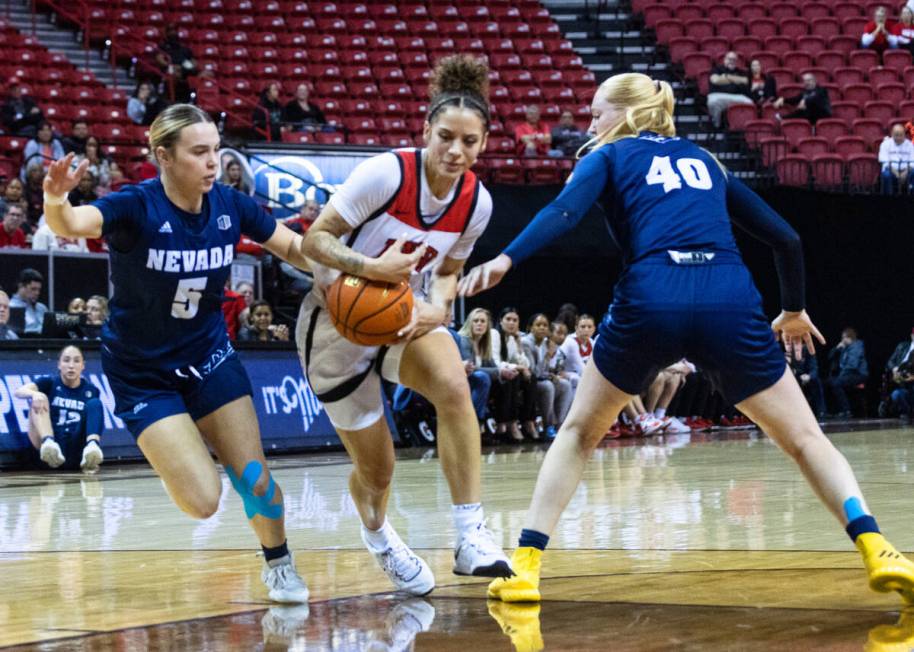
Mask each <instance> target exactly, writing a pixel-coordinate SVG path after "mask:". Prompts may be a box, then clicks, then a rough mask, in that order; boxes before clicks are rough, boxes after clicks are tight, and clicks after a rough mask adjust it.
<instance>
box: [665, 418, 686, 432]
mask: <svg viewBox="0 0 914 652" xmlns="http://www.w3.org/2000/svg"><path fill="white" fill-rule="evenodd" d="M669 419H670V422H669V423H668V424H667V426H666V429H665V430H664V432H668V433H670V434H671V435H687V434H689V433H690V432H692V429H691V428H690V427H689V426H687V425H686V424H684V423H683V422H682V421H680V420H679V419H677V418H676V417H669Z"/></svg>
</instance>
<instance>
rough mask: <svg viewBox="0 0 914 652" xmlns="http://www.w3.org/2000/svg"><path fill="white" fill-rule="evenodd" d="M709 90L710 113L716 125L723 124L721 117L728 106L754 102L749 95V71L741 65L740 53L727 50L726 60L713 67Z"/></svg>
mask: <svg viewBox="0 0 914 652" xmlns="http://www.w3.org/2000/svg"><path fill="white" fill-rule="evenodd" d="M710 82H711V83H710V87H709V92H708V113H709V114H711V121H712V122H713V123H714V126H715V127H720V126H721V119H722V117H723V115H724V113H726V112H727V108H728V107H730V106H732V105H734V104H752V98H750V97H749V73H748V72H746V71H745V70H743V69H742V68H740V67H739V55H737V54H736V52H727V54H725V55H724V62H723V63H722V64H718V65H716V66H714V68H712V69H711V79H710Z"/></svg>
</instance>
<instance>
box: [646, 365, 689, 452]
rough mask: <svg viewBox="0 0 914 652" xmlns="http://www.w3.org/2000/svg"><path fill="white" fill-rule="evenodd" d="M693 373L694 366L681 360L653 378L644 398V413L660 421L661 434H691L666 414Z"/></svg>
mask: <svg viewBox="0 0 914 652" xmlns="http://www.w3.org/2000/svg"><path fill="white" fill-rule="evenodd" d="M694 372H695V365H693V364H692V363H691V362H689V361H688V360H686V359H685V358H683V359H682V360H680V361H679V362H677V363H676V364H673V365H670V366H669V367H667V368H666V369H663V370H662V371H660V372H659V373H658V374H657V377H656V378H654V381H653V382H652V383H651V385H650V387H648V390H647V395H646V396H645V397H644V409H645V412H646V413H648V414H650V415H652V416H653V417H654V418H655V419H660V421H661V422H662V424H663V432H665V433H667V434H670V435H681V434H685V433H687V432H692V428H691V427H689V426H687V425H686V424H685V423H683V422H682V421H680V420H679V419H677V418H676V417H674V416H672V415H671V414H668V410H669V407H670V404H671V403H672V402H673V399H674V398H675V397H676V395H677V394H678V393H679V391H680V390H681V389H682V388H683V387H684V386H685V384H686V380H687V378H688V376H689V374H692V373H694Z"/></svg>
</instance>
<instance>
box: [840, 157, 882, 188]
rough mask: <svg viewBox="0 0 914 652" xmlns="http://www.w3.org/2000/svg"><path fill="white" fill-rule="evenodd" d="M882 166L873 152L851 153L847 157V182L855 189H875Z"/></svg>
mask: <svg viewBox="0 0 914 652" xmlns="http://www.w3.org/2000/svg"><path fill="white" fill-rule="evenodd" d="M880 170H881V166H880V165H879V160H878V159H877V158H876V157H875V156H874V155H873V154H850V155H849V156H848V157H847V183H848V187H849V189H850V190H851V191H852V192H853V191H861V192H868V191H871V190H874V189H875V187H876V184H877V183H878V181H879V173H880Z"/></svg>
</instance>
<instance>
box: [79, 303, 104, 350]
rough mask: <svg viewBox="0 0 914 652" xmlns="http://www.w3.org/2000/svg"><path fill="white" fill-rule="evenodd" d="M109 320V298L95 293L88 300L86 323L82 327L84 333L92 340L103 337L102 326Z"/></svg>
mask: <svg viewBox="0 0 914 652" xmlns="http://www.w3.org/2000/svg"><path fill="white" fill-rule="evenodd" d="M107 320H108V299H107V298H105V297H103V296H102V295H100V294H93V295H92V296H91V297H89V300H88V301H86V323H85V324H84V325H83V327H82V331H83V335H84V336H85V337H86V338H88V339H91V340H97V339H101V336H102V326H104V325H105V322H106V321H107Z"/></svg>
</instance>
